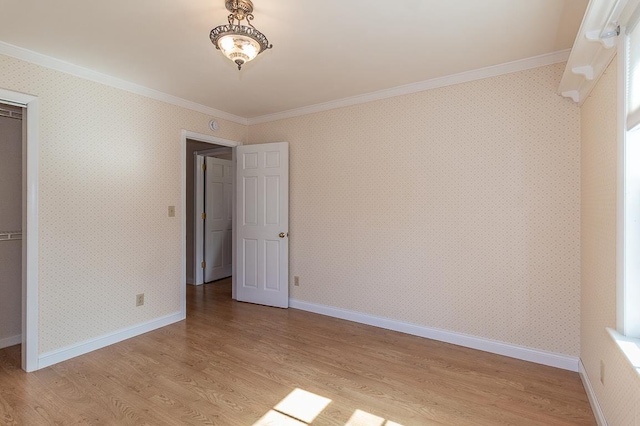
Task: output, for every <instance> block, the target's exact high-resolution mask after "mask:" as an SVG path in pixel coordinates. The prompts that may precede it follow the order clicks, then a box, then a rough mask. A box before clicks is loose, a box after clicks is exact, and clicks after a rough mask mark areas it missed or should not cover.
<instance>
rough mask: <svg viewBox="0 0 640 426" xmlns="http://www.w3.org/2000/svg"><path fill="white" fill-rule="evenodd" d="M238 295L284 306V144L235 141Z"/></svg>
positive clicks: (286, 154) (286, 202)
mask: <svg viewBox="0 0 640 426" xmlns="http://www.w3.org/2000/svg"><path fill="white" fill-rule="evenodd" d="M236 149H237V152H236V158H237V165H236V191H237V201H236V202H237V207H238V208H237V209H236V218H235V219H236V220H235V224H234V226H236V245H235V250H236V268H235V272H236V275H235V277H236V283H237V284H236V285H237V290H236V291H237V293H236V296H237V300H239V301H241V302H251V303H258V304H261V305H268V306H276V307H279V308H288V307H289V144H288V143H287V142H278V143H268V144H259V145H242V146H238V147H237V148H236Z"/></svg>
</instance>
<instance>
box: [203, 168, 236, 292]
mask: <svg viewBox="0 0 640 426" xmlns="http://www.w3.org/2000/svg"><path fill="white" fill-rule="evenodd" d="M205 163H206V165H207V167H206V171H205V214H206V218H205V220H204V232H205V236H204V261H205V265H206V266H205V268H204V281H205V282H210V281H215V280H219V279H221V278H226V277H229V276H231V258H232V256H231V255H232V251H231V229H232V215H231V211H232V210H231V202H232V199H233V197H232V194H233V162H232V161H230V160H221V159H219V158H214V157H206V159H205Z"/></svg>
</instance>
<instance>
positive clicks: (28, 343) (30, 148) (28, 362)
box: [0, 89, 40, 372]
mask: <svg viewBox="0 0 640 426" xmlns="http://www.w3.org/2000/svg"><path fill="white" fill-rule="evenodd" d="M0 102H3V103H8V104H13V105H16V106H21V107H23V108H25V109H26V111H27V114H26V117H27V118H26V126H25V125H23V127H22V128H23V130H24V131H23V134H22V369H23V370H25V371H27V372H31V371H35V370H37V369H38V368H39V366H38V355H39V353H38V255H39V245H38V244H39V241H38V195H39V186H38V179H39V176H40V172H39V151H40V139H39V132H38V129H39V119H40V115H39V110H38V107H39V101H38V97H37V96H33V95H28V94H25V93H20V92H14V91H11V90H5V89H0Z"/></svg>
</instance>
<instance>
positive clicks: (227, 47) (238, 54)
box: [209, 0, 273, 70]
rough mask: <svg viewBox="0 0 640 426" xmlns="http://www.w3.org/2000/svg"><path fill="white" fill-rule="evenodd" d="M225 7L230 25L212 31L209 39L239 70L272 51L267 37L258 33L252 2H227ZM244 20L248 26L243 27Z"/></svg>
mask: <svg viewBox="0 0 640 426" xmlns="http://www.w3.org/2000/svg"><path fill="white" fill-rule="evenodd" d="M225 7H226V8H227V10H228V11H229V12H231V14H230V15H229V17H228V20H229V23H228V24H225V25H219V26H217V27H215V28H214V29H212V30H211V34H210V35H209V37H210V38H211V43H213V44H214V45H215V46H216V49H218V50H220V51H221V52H222V53H223V54H224V56H226V57H227V58H229V59H231V60H232V61H233V62H235V63H236V65H238V69H239V70H240V69H242V66H243V65H244V64H245V63H247V62H249V61H250V60H252V59H254V58H255V57H256V56H258V55H259V54H260V53H262V51H264V50H266V49H271V48H272V47H273V45H271V44H269V40H267V37H266V36H265V35H264V34H262V33H261V32H260V31H258V30H257V29H256V28H255V27H254V26H253V25H251V21H253V3H252V2H251V0H226V1H225ZM243 20H246V21H247V25H241V22H242V21H243Z"/></svg>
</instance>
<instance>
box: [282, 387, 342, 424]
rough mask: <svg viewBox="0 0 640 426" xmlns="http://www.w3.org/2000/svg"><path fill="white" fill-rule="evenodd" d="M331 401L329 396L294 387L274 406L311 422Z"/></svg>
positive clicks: (285, 412) (296, 417) (299, 418)
mask: <svg viewBox="0 0 640 426" xmlns="http://www.w3.org/2000/svg"><path fill="white" fill-rule="evenodd" d="M330 403H331V400H330V399H329V398H325V397H322V396H320V395H316V394H315V393H311V392H307V391H305V390H302V389H294V390H293V392H291V393H290V394H289V395H287V396H286V397H285V398H284V399H283V400H282V401H280V402H279V403H278V405H276V406H275V407H273V408H274V409H275V410H276V411H279V412H281V413H283V414H286V415H288V416H291V417H293V418H295V419H298V420H301V421H303V422H306V423H311V422H312V421H313V420H314V419H315V418H316V417H318V414H320V413H321V412H322V410H324V409H325V408H326V407H327V405H329V404H330Z"/></svg>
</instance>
